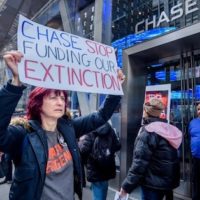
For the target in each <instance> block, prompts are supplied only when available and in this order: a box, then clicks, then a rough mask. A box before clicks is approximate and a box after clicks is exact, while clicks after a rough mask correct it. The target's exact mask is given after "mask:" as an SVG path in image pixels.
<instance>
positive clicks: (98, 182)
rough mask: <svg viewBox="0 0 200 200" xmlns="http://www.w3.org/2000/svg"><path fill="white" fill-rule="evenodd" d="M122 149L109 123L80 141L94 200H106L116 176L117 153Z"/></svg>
mask: <svg viewBox="0 0 200 200" xmlns="http://www.w3.org/2000/svg"><path fill="white" fill-rule="evenodd" d="M120 148H121V144H120V142H119V138H118V137H117V135H116V133H115V131H114V129H113V128H112V127H111V125H110V124H109V123H108V122H107V123H106V124H104V125H103V126H101V127H99V128H98V129H96V130H95V131H92V132H91V133H89V134H87V135H84V136H82V138H81V140H80V141H79V149H80V152H81V155H82V156H83V159H84V160H85V161H84V163H85V165H86V174H87V181H88V182H91V190H92V199H93V200H106V197H107V191H108V181H109V180H110V179H113V178H115V176H116V165H115V153H116V152H117V151H119V150H120Z"/></svg>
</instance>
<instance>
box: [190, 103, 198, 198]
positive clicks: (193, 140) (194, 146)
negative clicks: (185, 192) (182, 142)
mask: <svg viewBox="0 0 200 200" xmlns="http://www.w3.org/2000/svg"><path fill="white" fill-rule="evenodd" d="M196 113H197V117H196V118H195V119H193V120H192V121H191V122H190V124H189V134H190V149H191V153H192V200H199V199H200V170H199V169H200V102H198V104H197V106H196Z"/></svg>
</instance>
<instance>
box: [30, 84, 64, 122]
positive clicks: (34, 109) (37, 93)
mask: <svg viewBox="0 0 200 200" xmlns="http://www.w3.org/2000/svg"><path fill="white" fill-rule="evenodd" d="M52 91H53V92H55V94H56V95H58V96H59V95H60V94H61V93H62V92H63V94H64V96H65V105H66V106H67V92H66V91H63V90H54V89H47V88H41V87H36V88H35V89H33V90H32V91H31V93H30V95H29V101H28V104H27V118H28V119H32V120H38V121H40V122H41V118H40V113H41V107H42V104H43V98H44V97H45V96H48V95H49V94H50V93H51V92H52Z"/></svg>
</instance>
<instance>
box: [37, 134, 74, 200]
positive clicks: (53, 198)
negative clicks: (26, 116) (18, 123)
mask: <svg viewBox="0 0 200 200" xmlns="http://www.w3.org/2000/svg"><path fill="white" fill-rule="evenodd" d="M46 135H47V141H48V154H49V159H48V162H47V167H46V179H45V184H44V188H43V192H42V197H41V200H73V199H74V178H73V173H74V172H73V161H72V156H71V153H70V151H69V149H68V146H67V144H66V143H65V142H64V138H63V137H62V136H61V135H60V134H59V133H58V132H57V131H56V132H50V131H46Z"/></svg>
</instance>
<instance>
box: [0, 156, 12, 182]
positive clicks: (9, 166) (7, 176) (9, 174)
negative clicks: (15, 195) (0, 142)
mask: <svg viewBox="0 0 200 200" xmlns="http://www.w3.org/2000/svg"><path fill="white" fill-rule="evenodd" d="M1 159H4V162H5V163H6V166H7V168H6V172H5V178H4V180H2V181H1V182H0V185H1V184H4V183H8V184H11V182H12V170H13V167H12V159H11V156H10V155H9V154H7V153H4V154H3V155H2V158H1Z"/></svg>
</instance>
